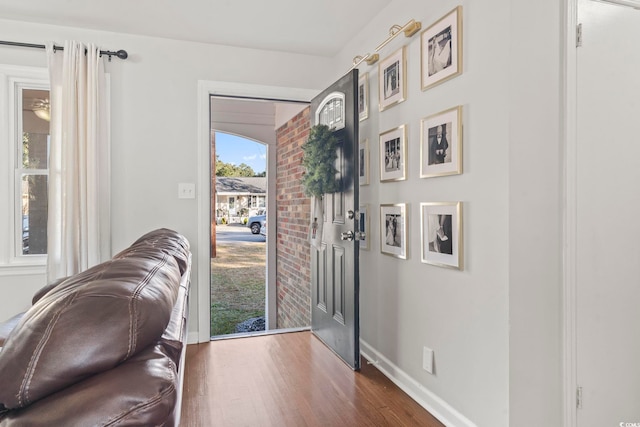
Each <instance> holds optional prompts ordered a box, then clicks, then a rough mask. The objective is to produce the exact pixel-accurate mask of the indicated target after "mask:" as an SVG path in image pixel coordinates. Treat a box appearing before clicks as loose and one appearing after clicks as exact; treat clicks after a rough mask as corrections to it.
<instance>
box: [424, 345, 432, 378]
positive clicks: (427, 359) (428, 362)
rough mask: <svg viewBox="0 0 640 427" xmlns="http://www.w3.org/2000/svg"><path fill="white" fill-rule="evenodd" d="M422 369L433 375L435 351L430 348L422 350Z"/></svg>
mask: <svg viewBox="0 0 640 427" xmlns="http://www.w3.org/2000/svg"><path fill="white" fill-rule="evenodd" d="M422 369H424V370H425V371H427V372H429V373H430V374H433V350H431V349H430V348H428V347H423V348H422Z"/></svg>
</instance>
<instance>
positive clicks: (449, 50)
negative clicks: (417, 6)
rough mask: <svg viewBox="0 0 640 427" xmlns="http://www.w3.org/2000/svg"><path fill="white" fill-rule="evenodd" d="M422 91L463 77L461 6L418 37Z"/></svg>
mask: <svg viewBox="0 0 640 427" xmlns="http://www.w3.org/2000/svg"><path fill="white" fill-rule="evenodd" d="M420 56H421V73H420V74H421V82H422V90H427V89H429V88H430V87H433V86H435V85H437V84H440V83H443V82H445V81H446V80H449V79H451V78H453V77H455V76H457V75H459V74H461V73H462V6H458V7H456V8H455V9H453V10H452V11H451V12H449V13H448V14H446V15H445V16H444V17H443V18H441V19H440V20H439V21H438V22H436V23H435V24H433V25H431V26H430V27H429V28H427V29H426V30H424V31H423V32H422V33H421V34H420Z"/></svg>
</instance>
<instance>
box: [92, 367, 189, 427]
mask: <svg viewBox="0 0 640 427" xmlns="http://www.w3.org/2000/svg"><path fill="white" fill-rule="evenodd" d="M169 365H170V367H171V368H172V369H168V371H169V374H168V375H166V376H165V378H166V379H167V380H168V381H171V383H170V384H169V386H168V387H167V388H166V389H164V390H162V391H161V392H159V393H157V394H155V395H153V396H151V397H150V398H149V399H147V400H146V401H144V402H140V403H139V404H137V405H134V406H132V407H130V408H129V409H125V410H124V411H122V412H121V413H120V414H118V415H116V416H115V417H113V418H111V419H110V420H108V421H107V422H106V423H104V424H102V426H115V425H118V424H120V423H121V422H123V421H125V420H126V418H127V417H128V416H129V415H131V413H132V412H134V411H139V410H142V409H146V408H151V407H153V406H155V405H157V404H158V403H159V402H161V401H162V399H163V398H164V397H165V396H167V395H169V394H170V393H173V392H174V391H176V390H177V389H176V386H175V383H174V380H175V374H174V373H173V372H174V371H173V367H174V366H175V365H174V364H173V363H172V362H171V361H169Z"/></svg>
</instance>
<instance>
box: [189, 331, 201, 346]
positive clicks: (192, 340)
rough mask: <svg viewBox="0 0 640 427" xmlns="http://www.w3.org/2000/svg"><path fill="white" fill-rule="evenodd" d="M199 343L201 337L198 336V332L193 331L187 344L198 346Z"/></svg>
mask: <svg viewBox="0 0 640 427" xmlns="http://www.w3.org/2000/svg"><path fill="white" fill-rule="evenodd" d="M199 342H200V337H199V336H198V331H195V332H193V331H192V332H189V333H188V334H187V344H198V343H199Z"/></svg>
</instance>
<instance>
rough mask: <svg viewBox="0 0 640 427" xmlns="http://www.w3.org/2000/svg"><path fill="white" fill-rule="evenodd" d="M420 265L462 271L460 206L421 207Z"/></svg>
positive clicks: (443, 204) (439, 203) (452, 204)
mask: <svg viewBox="0 0 640 427" xmlns="http://www.w3.org/2000/svg"><path fill="white" fill-rule="evenodd" d="M420 228H421V242H422V251H421V252H422V262H424V263H426V264H433V265H437V266H441V267H448V268H455V269H458V270H462V267H463V262H462V261H463V253H464V251H463V244H462V202H433V203H421V204H420Z"/></svg>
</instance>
